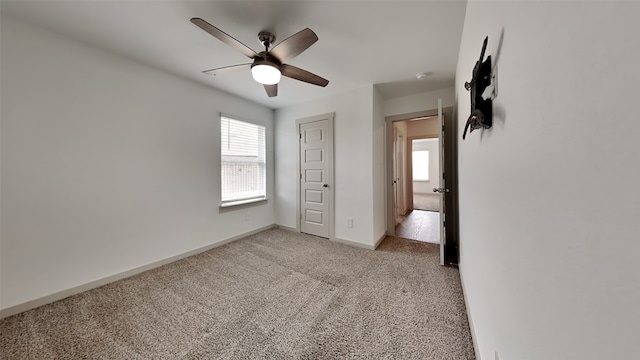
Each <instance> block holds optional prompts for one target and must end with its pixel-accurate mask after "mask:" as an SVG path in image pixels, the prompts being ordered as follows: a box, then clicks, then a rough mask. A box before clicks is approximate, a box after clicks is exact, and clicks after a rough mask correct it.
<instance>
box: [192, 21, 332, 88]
mask: <svg viewBox="0 0 640 360" xmlns="http://www.w3.org/2000/svg"><path fill="white" fill-rule="evenodd" d="M191 22H192V23H194V24H196V25H197V26H198V27H200V28H201V29H202V30H204V31H206V32H208V33H209V34H211V35H213V36H214V37H216V38H217V39H218V40H220V41H222V42H223V43H225V44H227V45H229V46H231V47H232V48H234V49H236V50H238V51H240V52H241V53H243V54H244V55H246V56H247V57H249V58H250V59H252V60H253V63H247V64H239V65H231V66H225V67H221V68H217V69H211V70H206V71H203V72H204V73H205V74H207V75H213V76H216V75H219V74H223V73H227V72H233V71H238V70H245V69H251V73H252V75H253V78H254V79H255V80H256V81H257V82H259V83H261V84H263V85H264V89H265V90H266V91H267V95H268V96H269V97H274V96H277V95H278V82H279V81H280V76H281V75H282V76H286V77H288V78H292V79H296V80H300V81H304V82H306V83H309V84H313V85H318V86H322V87H325V86H327V84H329V80H327V79H324V78H322V77H320V76H318V75H316V74H313V73H310V72H308V71H306V70H303V69H300V68H298V67H295V66H293V65H288V64H285V62H287V61H289V60H291V59H293V58H294V57H296V56H298V55H300V54H301V53H302V52H303V51H305V50H306V49H307V48H309V46H311V45H313V44H314V43H315V42H316V41H318V36H317V35H316V34H315V33H314V32H313V31H312V30H311V29H309V28H306V29H304V30H302V31H299V32H297V33H296V34H294V35H292V36H290V37H288V38H287V39H285V40H284V41H282V42H281V43H279V44H278V45H276V46H274V47H273V48H272V49H269V48H270V47H271V45H272V44H273V42H274V41H275V39H276V37H275V35H273V34H272V33H270V32H268V31H261V32H260V33H259V34H258V39H259V40H260V42H261V43H262V45H264V51H261V52H259V53H257V52H255V51H253V50H252V49H251V48H249V47H248V46H246V45H245V44H243V43H241V42H240V41H238V40H236V39H234V38H233V37H231V36H230V35H229V34H227V33H225V32H224V31H222V30H220V29H218V28H217V27H215V26H213V25H211V24H209V23H208V22H206V21H204V20H202V19H200V18H193V19H191Z"/></svg>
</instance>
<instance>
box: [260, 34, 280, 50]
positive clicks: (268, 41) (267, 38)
mask: <svg viewBox="0 0 640 360" xmlns="http://www.w3.org/2000/svg"><path fill="white" fill-rule="evenodd" d="M258 39H259V40H260V42H261V43H262V45H263V46H264V48H265V49H266V50H267V51H268V50H269V47H271V45H273V43H274V42H275V41H276V36H275V35H273V34H272V33H270V32H268V31H260V33H258Z"/></svg>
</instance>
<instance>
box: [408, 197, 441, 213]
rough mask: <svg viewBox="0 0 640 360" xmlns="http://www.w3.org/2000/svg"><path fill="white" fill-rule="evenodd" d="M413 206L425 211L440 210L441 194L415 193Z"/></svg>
mask: <svg viewBox="0 0 640 360" xmlns="http://www.w3.org/2000/svg"><path fill="white" fill-rule="evenodd" d="M413 208H414V209H417V210H425V211H438V212H439V211H440V196H439V195H438V194H418V193H414V194H413Z"/></svg>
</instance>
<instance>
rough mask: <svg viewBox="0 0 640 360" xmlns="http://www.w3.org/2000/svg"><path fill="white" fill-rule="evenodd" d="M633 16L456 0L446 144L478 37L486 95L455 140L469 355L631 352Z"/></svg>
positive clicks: (559, 359)
mask: <svg viewBox="0 0 640 360" xmlns="http://www.w3.org/2000/svg"><path fill="white" fill-rule="evenodd" d="M638 14H640V3H638V2H609V1H605V2H507V1H499V2H484V1H469V3H468V5H467V13H466V18H465V25H464V32H463V37H462V44H461V47H460V54H459V58H458V69H457V74H458V76H457V78H456V97H457V114H458V116H457V117H458V126H459V136H460V137H459V139H461V136H462V130H463V128H464V124H465V122H466V119H467V116H468V111H469V93H468V92H467V91H466V90H465V89H464V82H465V81H468V80H469V77H470V74H471V70H472V69H473V67H474V64H475V62H476V61H477V60H478V56H479V54H480V49H481V46H482V41H483V39H484V37H485V36H489V45H488V48H487V53H486V55H491V57H492V60H493V64H494V65H495V68H496V69H497V72H498V91H499V93H498V98H497V99H496V101H495V102H494V105H493V109H494V114H495V118H494V125H493V128H491V129H490V130H487V131H478V132H474V133H473V134H470V135H469V134H467V139H466V140H465V141H462V140H460V142H459V146H458V147H459V172H460V173H459V184H460V253H461V259H460V271H461V275H462V278H463V281H464V291H465V295H466V298H467V302H468V305H469V307H468V311H469V312H470V314H471V318H472V320H473V324H472V331H473V332H474V333H475V340H476V343H477V346H478V350H479V356H480V359H482V360H494V359H498V358H499V359H501V360H511V359H518V360H539V359H550V360H554V359H556V360H571V359H580V360H588V359H593V360H595V359H638V358H640V342H638V334H640V306H639V305H638V304H640V262H639V261H638V254H640V241H638V239H639V234H640V221H638V219H640V186H638V184H640V166H638V164H640V147H638V145H637V144H638V140H637V137H638V135H639V134H640V121H638V116H637V114H638V109H637V103H638V99H639V98H640V90H639V89H640V87H639V86H638V84H640V72H638V71H637V68H638V64H640V37H639V36H638V34H640V22H638ZM593 189H598V190H599V191H597V192H594V191H593ZM587 194H588V196H586V195H587ZM496 353H497V354H498V356H496Z"/></svg>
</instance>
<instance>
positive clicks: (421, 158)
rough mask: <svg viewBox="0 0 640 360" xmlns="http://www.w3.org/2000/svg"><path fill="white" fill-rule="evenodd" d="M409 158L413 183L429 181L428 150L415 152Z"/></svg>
mask: <svg viewBox="0 0 640 360" xmlns="http://www.w3.org/2000/svg"><path fill="white" fill-rule="evenodd" d="M411 156H412V166H413V181H429V150H415V151H413V152H412V153H411Z"/></svg>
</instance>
